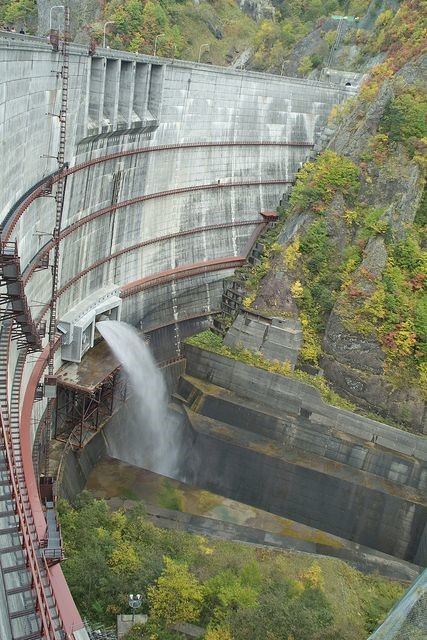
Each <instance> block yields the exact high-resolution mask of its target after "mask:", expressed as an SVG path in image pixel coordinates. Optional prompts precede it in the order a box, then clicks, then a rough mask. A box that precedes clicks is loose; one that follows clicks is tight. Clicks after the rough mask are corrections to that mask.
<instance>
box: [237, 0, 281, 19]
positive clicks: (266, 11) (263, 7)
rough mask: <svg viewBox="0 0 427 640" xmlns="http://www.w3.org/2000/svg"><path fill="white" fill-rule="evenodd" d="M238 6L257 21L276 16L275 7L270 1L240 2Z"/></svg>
mask: <svg viewBox="0 0 427 640" xmlns="http://www.w3.org/2000/svg"><path fill="white" fill-rule="evenodd" d="M238 4H239V6H240V8H241V9H242V11H244V12H245V13H247V14H248V16H250V17H251V18H253V19H254V20H256V21H258V20H262V19H263V18H272V17H273V16H274V7H273V5H272V3H271V2H270V0H238Z"/></svg>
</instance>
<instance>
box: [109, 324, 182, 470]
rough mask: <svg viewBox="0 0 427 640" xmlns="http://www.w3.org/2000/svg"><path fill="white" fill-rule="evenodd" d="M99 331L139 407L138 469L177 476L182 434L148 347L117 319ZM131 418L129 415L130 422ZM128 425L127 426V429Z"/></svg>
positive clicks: (132, 330) (126, 325)
mask: <svg viewBox="0 0 427 640" xmlns="http://www.w3.org/2000/svg"><path fill="white" fill-rule="evenodd" d="M96 326H97V329H98V331H99V332H100V334H101V335H102V336H103V338H104V339H105V340H106V342H108V345H109V347H110V349H111V350H112V352H113V353H114V355H115V356H116V357H117V358H118V359H119V360H120V362H121V363H122V365H123V368H124V370H125V372H126V374H127V376H128V379H129V382H130V385H131V388H132V393H133V400H134V403H135V404H136V418H135V419H136V421H137V425H136V426H137V428H138V430H137V434H138V438H137V442H136V443H134V446H135V447H138V449H137V451H135V453H136V457H137V459H138V464H139V466H142V467H145V468H146V469H149V470H151V471H155V472H156V473H161V474H163V475H167V476H171V477H175V476H176V474H177V467H178V458H179V449H180V435H179V429H178V427H177V424H176V420H174V419H173V417H172V416H171V415H169V413H168V394H167V390H166V385H165V382H164V380H163V376H162V373H161V371H160V370H159V369H158V368H157V367H156V363H155V362H154V359H153V356H152V355H151V353H150V350H149V348H148V346H147V345H146V344H145V342H144V340H143V339H142V338H141V336H140V335H139V334H138V333H137V331H136V330H135V329H134V328H133V327H131V326H130V325H128V324H126V323H124V322H117V321H115V320H105V321H102V322H98V323H97V325H96ZM131 419H132V418H131V417H130V416H129V420H131ZM128 427H129V425H124V426H123V428H124V429H127V428H128Z"/></svg>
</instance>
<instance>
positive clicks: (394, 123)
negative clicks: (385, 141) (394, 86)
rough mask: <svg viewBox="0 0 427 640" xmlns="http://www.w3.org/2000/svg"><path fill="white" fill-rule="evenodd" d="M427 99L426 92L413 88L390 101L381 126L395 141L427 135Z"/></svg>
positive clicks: (405, 140) (406, 140) (407, 140)
mask: <svg viewBox="0 0 427 640" xmlns="http://www.w3.org/2000/svg"><path fill="white" fill-rule="evenodd" d="M426 118H427V99H426V96H425V94H424V93H422V92H421V91H417V90H416V89H412V90H411V91H406V92H405V93H402V94H401V95H399V96H397V97H396V98H394V99H393V100H390V102H389V103H388V105H387V107H386V109H385V111H384V115H383V117H382V119H381V124H380V128H381V130H382V131H384V132H386V133H387V134H388V136H389V138H390V140H392V141H393V142H406V143H407V142H409V141H410V139H411V138H424V137H426V136H427V119H426Z"/></svg>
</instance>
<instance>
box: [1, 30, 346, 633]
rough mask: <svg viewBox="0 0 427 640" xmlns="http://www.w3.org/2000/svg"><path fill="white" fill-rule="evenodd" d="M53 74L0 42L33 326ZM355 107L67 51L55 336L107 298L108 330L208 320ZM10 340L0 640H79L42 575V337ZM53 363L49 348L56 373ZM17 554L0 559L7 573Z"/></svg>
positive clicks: (48, 229) (41, 278)
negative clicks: (344, 114) (118, 317)
mask: <svg viewBox="0 0 427 640" xmlns="http://www.w3.org/2000/svg"><path fill="white" fill-rule="evenodd" d="M61 64H62V60H61V55H60V53H58V52H55V51H53V50H52V47H51V46H50V45H49V44H48V43H47V42H45V41H44V40H43V39H38V38H29V37H22V36H19V35H17V34H6V33H1V32H0V152H1V157H2V158H3V159H7V162H3V163H2V172H1V175H0V224H1V225H2V241H5V240H8V241H13V242H15V241H16V243H17V249H18V254H19V257H20V265H21V269H22V272H23V279H22V281H23V283H24V285H25V296H26V301H27V302H28V305H29V308H30V311H31V314H32V318H33V319H34V320H35V321H36V322H38V323H40V321H41V320H42V319H45V320H48V319H49V308H50V307H49V304H50V300H51V295H52V283H51V270H50V269H48V268H46V267H47V266H48V265H47V263H46V257H47V256H50V260H51V261H52V254H53V249H54V248H55V242H53V241H52V238H51V235H50V234H52V230H53V227H54V220H55V200H54V198H53V197H52V194H53V195H54V194H55V188H56V187H55V182H56V179H57V176H56V171H57V169H58V167H57V162H56V157H57V153H58V138H59V122H58V118H57V117H56V115H55V114H58V113H59V108H60V102H61V78H60V77H59V76H58V74H57V73H55V71H59V70H60V68H61ZM353 92H354V90H353V89H352V88H348V87H340V86H331V85H328V84H326V83H315V82H305V81H302V80H299V79H292V78H283V77H278V76H269V75H267V74H258V73H246V72H241V71H236V70H234V69H225V68H224V69H222V68H216V67H210V66H206V65H199V64H194V63H189V62H183V61H178V60H162V59H158V58H151V57H147V56H140V55H134V54H130V53H125V52H119V51H111V50H108V51H107V50H105V51H103V50H100V51H96V52H95V55H93V56H89V55H88V53H87V51H86V50H85V49H84V48H83V47H79V46H74V45H71V46H70V58H69V90H68V114H67V140H66V150H65V159H66V162H67V167H68V168H67V171H66V173H67V180H66V191H65V203H64V210H63V219H62V233H61V235H60V238H59V249H60V269H59V283H58V292H57V294H56V300H57V307H58V312H57V318H58V320H59V321H60V322H62V321H65V319H66V318H69V317H70V314H71V316H72V315H73V313H75V314H80V316H79V317H81V315H82V314H83V315H84V312H85V309H86V308H87V309H89V307H90V308H92V307H93V306H94V305H96V304H97V301H98V302H99V304H101V303H102V304H103V305H104V306H105V304H107V303H108V296H109V295H110V294H111V291H114V292H117V291H118V292H121V299H122V303H121V304H122V312H121V313H122V319H123V320H126V321H128V322H131V323H132V324H134V325H137V326H142V327H143V328H144V327H145V326H147V327H153V326H162V327H166V326H169V325H170V324H171V323H172V324H173V323H176V326H178V324H179V322H180V320H182V319H183V320H185V319H187V318H196V319H198V318H203V317H206V316H207V315H209V313H211V312H214V311H216V310H217V309H218V308H219V299H220V295H221V290H222V279H223V278H224V277H225V276H227V275H230V274H231V273H232V271H233V269H234V268H235V267H236V266H237V265H238V264H240V263H241V260H242V259H243V258H244V256H245V252H246V251H247V248H248V243H250V241H251V238H252V237H253V235H252V234H253V232H254V229H256V228H257V226H258V225H259V223H260V215H259V214H260V212H261V211H265V210H271V209H275V208H276V206H277V205H278V203H279V201H280V199H281V198H282V197H283V194H284V193H285V192H286V191H287V190H288V188H289V185H290V184H291V183H292V181H293V180H294V177H295V174H296V172H297V170H298V169H299V167H300V166H301V164H302V163H303V162H304V161H305V159H306V158H307V157H308V156H309V154H310V153H312V149H313V146H314V145H315V144H316V142H317V141H318V140H319V138H320V135H321V133H322V129H323V128H324V125H325V123H326V120H327V116H328V113H329V111H330V109H331V108H332V106H333V105H334V104H336V103H339V102H341V101H343V100H345V99H346V98H347V97H348V96H349V95H351V94H352V93H353ZM43 261H44V262H43ZM43 266H44V267H45V268H40V267H43ZM59 294H60V295H59ZM111 295H112V294H111ZM114 295H116V293H114ZM116 297H117V296H116ZM85 305H86V306H85ZM197 321H198V320H197ZM11 328H12V327H11V325H10V324H9V323H8V322H3V327H2V336H1V340H0V382H1V385H2V389H3V392H2V393H1V394H0V395H1V398H0V402H1V406H0V409H1V415H2V425H3V426H2V434H3V435H2V437H3V440H2V449H1V454H2V455H3V454H4V455H6V456H7V455H8V451H9V453H10V455H11V456H12V457H13V456H15V458H14V459H15V460H16V461H17V463H18V467H20V466H22V468H23V473H22V475H21V476H19V477H18V476H16V478H15V479H14V478H13V477H12V476H13V474H11V473H10V468H9V465H10V464H12V462H13V460H12V458H10V460H9V462H8V460H5V462H4V463H3V464H2V460H1V459H0V468H1V473H4V474H6V475H5V478H4V485H2V486H4V487H6V489H7V488H8V487H9V489H11V490H12V493H14V492H15V493H14V494H13V496H12V497H11V499H12V502H11V503H10V504H11V505H12V506H16V505H17V504H20V505H21V507H20V509H21V511H20V513H21V520H20V521H19V522H18V523H17V525H16V526H18V528H19V527H24V526H25V527H27V529H28V530H27V533H25V536H24V538H25V540H26V544H27V547H28V549H30V551H28V549H27V551H26V553H27V554H30V555H31V554H32V553H33V551H34V557H33V556H31V558H30V560H31V561H28V559H27V561H26V565H29V566H30V567H31V572H32V573H33V574H34V573H35V574H37V575H38V574H39V573H40V575H41V576H42V579H41V582H40V585H39V586H38V587H37V589H30V590H28V589H27V591H26V592H25V591H22V592H21V596H20V597H21V598H23V597H24V596H23V595H22V593H26V594H27V595H26V596H25V597H26V598H27V599H28V603H27V604H28V608H29V609H31V608H32V610H33V613H31V611H27V612H26V611H25V609H26V608H27V607H26V604H25V603H24V612H23V613H21V614H20V615H19V616H15V617H14V615H13V614H14V611H13V609H11V607H12V604H11V602H10V598H11V597H13V598H15V599H16V594H14V593H12V594H9V596H8V595H7V594H6V591H7V590H8V589H9V591H10V590H11V589H13V587H11V586H5V585H6V584H7V583H6V582H5V580H6V579H7V578H6V576H7V575H9V574H8V572H7V567H6V566H5V565H4V564H3V562H2V567H3V569H6V573H5V571H4V570H3V572H2V576H0V612H1V614H0V625H3V626H2V627H0V634H1V637H2V639H3V638H4V639H5V640H9V638H10V639H13V640H17V639H18V638H20V637H22V638H23V637H28V638H29V637H31V639H32V640H33V639H34V640H37V638H42V637H45V638H51V639H52V640H56V639H57V638H60V637H61V634H62V633H63V632H64V633H65V634H66V637H67V638H69V639H73V638H74V640H82V639H83V638H85V637H87V636H86V632H85V630H84V625H83V623H82V621H81V619H80V618H79V616H78V613H77V611H76V609H75V606H74V603H73V602H72V598H71V596H70V593H69V591H68V588H67V585H66V583H65V580H64V578H63V575H62V572H61V569H60V565H55V566H54V567H46V566H45V565H44V564H43V562H42V558H43V552H42V545H43V540H44V538H45V536H46V520H45V515H44V512H43V509H42V506H41V503H40V500H39V496H38V479H37V478H36V476H35V473H34V469H33V464H32V444H33V440H34V437H35V434H36V432H37V430H38V428H39V426H40V423H41V419H42V416H43V412H44V410H45V408H46V402H47V400H46V398H43V399H42V400H39V401H37V402H35V401H34V398H35V393H36V388H37V385H38V383H39V382H40V381H43V376H44V371H45V368H46V363H47V359H48V355H49V353H48V347H47V346H46V345H47V337H45V338H44V339H43V347H44V348H43V351H42V353H41V354H40V355H36V356H34V354H33V355H29V354H26V353H25V351H24V352H22V351H21V352H19V351H18V349H17V346H16V342H15V341H13V340H10V337H11V333H10V331H11ZM63 349H64V343H63V344H62V345H61V342H60V338H58V340H57V341H56V354H55V369H58V368H59V366H60V365H61V361H62V355H64V352H63ZM20 354H21V355H20ZM173 355H174V354H173V353H171V356H173ZM12 480H13V482H12ZM11 526H15V525H13V523H12V525H11ZM7 535H9V533H8V534H7ZM10 546H13V545H10ZM15 546H16V545H15ZM31 549H32V550H33V551H31ZM19 553H22V551H20V550H19V549H18V550H12V551H10V554H11V555H10V554H9V555H10V557H12V556H13V554H15V556H14V558H15V559H14V562H15V563H17V564H18V565H19V562H18V559H17V556H16V554H18V555H19ZM6 556H8V554H7V553H6V554H3V556H2V557H3V559H5V558H6ZM9 573H11V572H9ZM16 576H19V572H18V573H16ZM21 578H22V576H21ZM16 579H18V578H16ZM2 580H3V581H2ZM42 582H43V584H42ZM43 585H44V586H43ZM46 585H47V586H46ZM43 603H44V604H43ZM13 606H18V605H16V603H15V605H13ZM19 606H21V605H19ZM21 609H22V606H21ZM15 613H16V610H15ZM16 620H19V621H20V622H19V624H18V623H17V622H16ZM10 621H13V622H10ZM40 625H42V626H41V627H40ZM18 627H19V628H18ZM24 627H25V628H24ZM30 634H33V635H30Z"/></svg>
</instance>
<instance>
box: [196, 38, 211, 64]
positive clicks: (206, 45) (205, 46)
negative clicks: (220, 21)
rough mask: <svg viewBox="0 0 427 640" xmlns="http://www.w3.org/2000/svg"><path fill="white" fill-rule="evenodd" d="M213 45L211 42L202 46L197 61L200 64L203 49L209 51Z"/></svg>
mask: <svg viewBox="0 0 427 640" xmlns="http://www.w3.org/2000/svg"><path fill="white" fill-rule="evenodd" d="M210 46H211V45H210V44H209V42H207V43H206V44H201V45H200V48H199V58H198V60H197V62H200V58H201V57H202V50H203V48H206V49H209V47H210Z"/></svg>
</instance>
